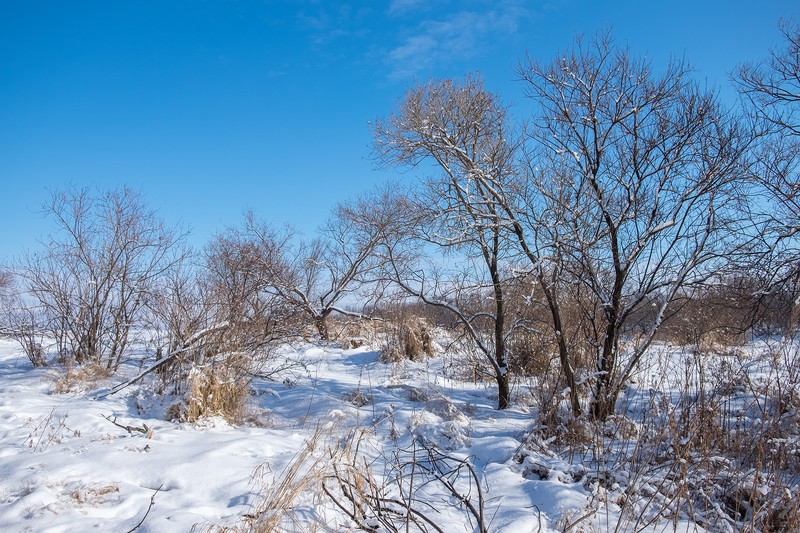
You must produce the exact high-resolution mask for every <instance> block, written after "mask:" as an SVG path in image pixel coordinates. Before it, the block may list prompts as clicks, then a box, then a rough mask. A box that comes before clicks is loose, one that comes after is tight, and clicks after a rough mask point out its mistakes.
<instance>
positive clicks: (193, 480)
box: [0, 339, 726, 533]
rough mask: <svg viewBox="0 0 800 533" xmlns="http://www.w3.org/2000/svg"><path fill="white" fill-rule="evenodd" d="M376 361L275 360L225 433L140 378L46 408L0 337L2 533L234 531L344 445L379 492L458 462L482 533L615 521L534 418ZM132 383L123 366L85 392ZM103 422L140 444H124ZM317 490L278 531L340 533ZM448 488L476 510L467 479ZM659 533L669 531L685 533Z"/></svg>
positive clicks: (294, 354)
mask: <svg viewBox="0 0 800 533" xmlns="http://www.w3.org/2000/svg"><path fill="white" fill-rule="evenodd" d="M378 355H379V353H378V352H376V351H374V350H371V349H370V348H369V347H362V348H356V349H342V348H338V347H335V346H330V345H326V346H315V345H310V344H307V345H299V346H285V347H283V348H282V349H281V350H279V351H278V354H277V355H276V356H275V357H282V358H287V359H292V360H296V361H300V362H302V363H303V367H302V368H303V370H302V371H297V370H295V371H294V373H293V374H292V375H290V376H287V377H286V379H285V380H283V381H282V382H281V381H275V382H273V381H255V382H254V383H253V390H252V394H251V397H250V405H249V408H248V409H249V411H248V414H247V417H246V419H247V422H246V423H245V424H243V425H241V426H233V425H231V424H229V423H227V422H225V421H224V420H222V419H220V418H209V419H204V420H202V421H201V422H198V423H194V424H191V423H178V422H171V421H167V420H166V419H165V411H166V409H167V407H168V405H169V404H170V402H171V401H174V398H169V397H167V398H164V397H162V396H160V395H159V394H157V393H156V392H155V387H154V386H153V383H154V381H155V380H156V379H157V378H156V377H155V376H153V375H150V376H149V377H148V379H143V380H142V381H141V382H137V383H136V384H133V385H131V386H129V387H127V388H125V389H123V390H121V391H120V392H118V393H117V394H114V395H110V396H106V397H100V395H98V394H96V393H93V392H91V391H87V390H76V391H75V392H69V393H63V394H57V393H55V392H53V389H54V386H55V381H56V380H57V379H58V377H59V376H60V370H59V369H58V368H56V367H55V366H54V367H49V368H44V369H34V368H32V367H31V366H30V363H29V362H28V360H27V359H26V358H25V357H24V356H23V355H22V354H21V353H20V352H19V350H18V348H17V347H16V345H14V344H12V343H11V342H9V341H5V340H2V339H0V531H37V532H38V531H43V532H47V531H53V532H58V531H88V530H93V529H94V530H99V531H129V530H131V529H132V528H134V527H136V526H137V524H139V523H140V521H142V519H143V517H145V514H146V515H147V516H146V518H145V520H144V522H142V524H141V526H140V527H139V528H138V529H137V531H142V532H145V531H153V532H164V531H189V530H191V529H192V528H193V527H196V528H200V529H201V530H202V528H208V527H210V526H213V525H219V526H236V525H241V524H242V523H243V522H242V521H243V520H244V517H245V515H247V514H253V513H254V510H257V509H259V506H260V505H263V503H264V498H265V497H266V494H267V493H269V492H270V491H269V488H268V487H269V486H271V484H274V483H277V482H278V481H279V480H280V479H281V478H282V476H283V477H286V475H287V472H289V469H290V468H291V466H292V465H293V464H298V463H297V461H298V460H299V458H301V456H302V450H304V449H305V448H306V447H307V444H306V443H309V442H314V443H316V445H315V446H316V447H314V448H313V449H312V453H311V456H312V458H313V460H309V461H308V462H307V463H303V464H302V465H301V466H302V467H303V468H304V469H305V470H303V471H304V472H312V471H313V472H328V473H330V470H325V469H330V467H331V464H332V463H333V462H334V458H339V459H340V460H341V459H342V458H343V457H345V456H346V454H345V453H344V451H346V450H350V452H349V453H354V452H352V449H350V448H348V446H347V444H348V443H349V444H350V445H352V444H353V443H357V444H358V452H357V453H358V454H361V455H360V456H359V457H361V460H362V462H359V461H356V463H357V464H361V465H369V468H371V471H372V475H374V478H375V479H376V480H378V481H382V482H385V483H387V486H391V483H392V482H393V481H392V480H394V482H403V480H402V479H401V480H400V481H397V479H398V478H396V477H394V478H393V477H392V472H397V470H396V464H393V463H392V460H393V459H397V460H403V459H404V458H405V459H408V458H413V457H416V458H419V457H421V456H422V455H420V454H421V453H422V451H423V450H426V449H435V450H439V453H441V454H443V455H442V456H443V457H446V458H447V459H446V461H449V463H448V464H451V465H454V464H459V462H464V464H469V465H471V467H472V468H473V469H474V472H475V475H476V476H477V478H478V480H479V482H480V491H481V492H482V495H483V497H484V500H485V504H484V507H485V517H486V522H487V525H488V526H489V530H490V531H503V532H530V531H542V532H545V533H546V532H548V531H561V530H562V529H564V527H565V526H566V525H568V524H575V523H576V522H577V521H579V520H580V521H581V522H580V523H581V525H582V526H585V530H587V531H590V530H594V529H596V528H600V529H602V530H605V528H606V527H608V528H609V529H610V530H613V529H614V525H615V524H616V522H617V521H618V520H619V517H620V509H619V507H617V506H616V504H614V503H613V499H612V496H613V497H617V496H615V495H616V494H619V493H620V492H619V491H620V490H622V489H621V488H620V487H621V485H623V484H624V483H626V479H625V476H624V475H623V473H620V474H619V475H618V476H617V477H618V478H619V479H617V477H615V474H613V473H609V472H606V473H605V474H606V478H603V476H601V475H599V474H597V473H596V472H595V471H594V470H592V460H591V459H587V458H586V457H580V456H577V457H575V458H571V459H569V460H567V459H566V458H563V457H560V456H559V455H558V454H556V453H553V452H552V451H551V444H552V442H553V438H549V439H544V438H543V439H540V440H538V441H536V440H531V435H533V434H534V433H533V432H532V430H533V429H534V424H535V415H534V414H531V412H530V409H529V408H528V407H526V406H524V405H520V402H516V403H514V404H513V405H512V407H510V408H509V409H506V410H503V411H497V410H496V409H494V406H495V404H496V391H494V389H493V388H492V386H491V383H472V382H462V381H459V380H457V379H453V378H451V377H448V376H447V374H446V372H445V371H444V369H445V368H446V364H447V361H446V360H445V358H444V357H439V358H432V359H429V360H427V361H425V362H420V363H412V362H408V361H407V362H403V363H397V364H384V363H381V362H379V361H378ZM674 356H675V357H681V356H683V354H681V353H679V352H676V353H675V354H674ZM138 372H139V367H138V366H137V367H135V368H134V367H130V368H124V369H123V371H122V372H120V373H119V374H118V375H115V376H112V377H111V378H107V379H104V380H101V381H100V382H98V383H97V384H96V385H97V387H99V388H98V389H97V390H109V389H111V388H112V387H114V386H115V385H117V384H119V383H123V382H125V381H126V377H130V376H134V375H136V374H138ZM658 374H660V375H662V376H663V373H662V372H659V373H658ZM647 381H648V380H647V379H645V377H642V387H643V388H642V389H641V390H640V391H638V392H637V391H630V392H629V393H627V396H626V398H625V401H626V402H627V403H628V404H629V405H630V406H636V405H644V403H645V402H646V401H647V400H646V399H645V397H646V395H647V394H648V393H647V388H646V387H647V386H649V385H651V384H650V383H646V382H647ZM517 387H518V389H519V388H520V387H521V385H517ZM523 392H524V391H522V390H521V389H520V390H519V392H518V394H517V396H516V397H523V396H524V395H523ZM637 402H638V403H637ZM632 408H633V407H632ZM109 418H110V419H111V420H116V421H117V423H118V424H120V425H122V426H131V427H136V428H143V429H146V431H145V432H140V431H130V432H129V431H126V430H125V429H123V428H122V427H119V426H117V425H114V424H113V423H112V422H111V421H110V420H109ZM614 431H619V428H616V429H615V430H614ZM426 447H427V448H426ZM343 450H344V451H343ZM415 454H416V455H415ZM719 460H720V461H722V462H724V461H726V459H725V458H723V457H720V458H719ZM584 462H585V463H586V465H584ZM393 468H394V469H395V470H393ZM315 469H317V470H315ZM593 472H594V473H593ZM323 477H324V476H323V475H322V474H319V475H318V477H317V478H315V479H312V480H311V482H310V483H309V484H308V485H307V486H305V487H304V490H303V491H301V493H300V494H299V496H298V499H297V500H296V501H293V502H292V505H291V506H290V507H291V512H292V513H294V514H293V516H292V518H291V519H290V520H289V521H288V522H284V523H283V526H282V527H283V530H286V531H304V530H314V528H315V527H319V526H320V525H321V524H322V525H324V527H323V528H322V530H325V528H329V529H330V530H343V529H347V528H349V527H352V526H353V523H352V521H351V520H350V519H349V518H348V517H346V516H344V514H343V513H342V512H341V511H339V510H338V509H337V508H336V507H335V506H334V505H333V503H332V501H331V500H330V499H329V498H326V497H325V495H324V494H323V493H322V488H321V484H322V478H323ZM601 478H602V479H601ZM421 485H422V484H421ZM273 486H274V485H273ZM455 487H456V489H457V490H459V491H461V494H462V495H467V497H468V498H469V499H470V501H473V502H475V501H477V499H476V498H477V494H478V488H477V487H476V486H475V484H474V483H472V482H471V481H470V478H469V476H468V475H467V471H466V470H462V471H461V473H460V474H459V475H458V476H457V477H456V479H455ZM648 487H650V489H651V491H650V492H651V493H652V492H653V491H654V490H655V489H653V487H652V486H651V485H648V484H647V483H642V486H641V492H642V494H646V495H647V494H648V492H647V491H648ZM420 490H421V491H422V492H420V494H423V495H424V496H425V497H426V498H429V499H430V500H429V501H430V502H431V505H429V506H424V507H423V509H424V510H425V512H426V513H427V514H428V515H429V516H430V517H431V518H432V519H433V520H434V521H435V523H436V524H437V525H438V526H439V527H442V528H443V530H445V531H448V532H450V531H454V532H455V531H474V530H475V521H474V520H473V519H471V518H470V516H469V515H468V512H467V510H466V508H465V506H464V505H463V504H459V503H458V501H457V498H454V496H453V495H452V494H449V493H448V492H447V491H446V490H444V488H443V487H442V486H441V485H439V484H437V483H434V482H431V483H428V484H425V485H424V487H422V488H421V489H420ZM273 493H274V491H273ZM604 495H605V496H604ZM609 495H611V496H609ZM604 498H605V499H604ZM598 501H600V503H598ZM151 502H153V503H152V506H151ZM443 503H444V504H443ZM370 520H372V518H370ZM667 520H668V521H667V522H666V523H668V524H669V525H670V530H672V527H673V526H675V528H676V529H678V530H691V531H695V530H699V529H696V526H694V525H690V524H689V523H688V522H685V521H682V520H669V519H667ZM656 525H657V524H656ZM648 530H649V529H648ZM651 530H659V528H657V527H655V525H654V526H653V528H652V529H651Z"/></svg>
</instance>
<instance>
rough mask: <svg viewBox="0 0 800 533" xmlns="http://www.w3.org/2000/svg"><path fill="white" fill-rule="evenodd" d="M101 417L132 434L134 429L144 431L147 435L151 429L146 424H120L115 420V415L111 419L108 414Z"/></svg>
mask: <svg viewBox="0 0 800 533" xmlns="http://www.w3.org/2000/svg"><path fill="white" fill-rule="evenodd" d="M103 418H105V419H106V420H108V421H109V422H111V423H112V424H114V425H115V426H117V427H118V428H122V429H124V430H125V431H127V432H128V434H129V435H133V432H134V431H137V432H139V433H144V434H145V435H149V434H150V432H151V431H152V430H151V429H150V428H149V427H147V424H142V427H136V426H125V425H122V424H120V423H118V422H117V417H116V416H115V417H114V419H113V420H112V419H111V417H110V416H106V415H103Z"/></svg>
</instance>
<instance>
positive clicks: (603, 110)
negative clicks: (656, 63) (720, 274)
mask: <svg viewBox="0 0 800 533" xmlns="http://www.w3.org/2000/svg"><path fill="white" fill-rule="evenodd" d="M689 70H690V69H689V67H688V65H686V64H684V63H680V62H677V63H675V62H673V63H671V64H670V65H669V66H668V67H667V68H666V70H665V71H664V72H663V73H661V74H655V73H654V72H653V70H652V68H651V66H650V65H649V64H648V63H647V62H646V61H644V60H641V59H638V58H636V57H634V56H632V55H631V54H630V52H629V51H628V50H626V49H620V48H618V47H616V46H615V45H614V44H613V42H612V40H611V38H610V35H609V34H606V33H601V34H598V35H597V36H596V37H595V38H593V39H590V40H588V41H583V40H581V39H578V40H576V43H575V45H574V46H573V47H572V49H570V50H569V51H567V52H566V53H564V54H561V55H560V56H559V58H558V59H557V60H555V61H554V62H552V63H550V64H542V63H539V62H538V61H535V60H531V59H528V60H526V61H525V62H523V63H522V64H521V65H520V67H519V69H518V73H519V75H520V77H521V79H522V80H523V81H524V83H525V89H526V91H527V94H528V96H529V97H530V98H531V100H532V102H533V105H534V106H535V111H534V116H533V119H532V121H531V124H530V128H529V129H528V136H527V149H528V160H529V165H528V173H527V176H526V177H525V179H526V186H525V188H524V193H525V194H524V201H523V202H521V203H518V204H517V205H516V206H514V207H512V208H511V209H509V210H508V211H507V212H508V215H509V218H510V219H511V221H512V224H511V227H512V228H513V231H514V233H515V234H516V237H517V239H518V241H519V243H520V245H521V248H522V250H523V251H524V252H525V255H526V256H527V257H528V258H529V259H530V261H531V265H532V267H533V269H534V271H535V272H536V274H537V276H538V277H539V279H540V280H541V284H542V288H543V290H544V292H545V294H546V295H547V296H548V300H553V301H549V303H550V306H551V309H552V311H553V319H554V323H555V327H556V330H557V331H561V328H560V326H561V325H560V324H558V311H559V302H558V300H557V299H558V297H559V296H561V295H562V294H564V293H565V291H563V290H562V288H563V286H564V284H579V285H580V286H581V287H582V288H583V290H584V291H585V293H586V294H585V296H584V298H588V300H589V302H590V305H588V306H586V313H584V319H585V320H587V321H589V323H590V324H591V325H592V327H591V328H590V329H589V335H590V338H589V339H588V340H589V343H590V345H592V346H594V350H595V358H594V359H595V361H596V373H595V375H594V376H593V379H594V382H595V388H594V393H593V398H592V402H591V407H590V412H591V414H592V415H593V416H594V417H597V418H599V419H605V417H607V416H608V415H610V414H612V413H613V411H614V406H615V402H616V399H617V397H618V395H619V393H620V391H621V389H622V387H623V385H624V383H625V381H626V380H627V379H628V378H629V376H630V375H631V373H632V371H633V370H634V369H635V367H636V365H637V364H638V362H639V360H640V359H641V357H642V355H643V354H644V352H645V351H646V350H647V349H648V347H649V346H650V344H651V342H652V341H653V339H654V337H655V334H656V332H657V331H658V329H659V327H660V325H661V323H662V321H663V317H664V313H665V311H666V310H667V308H668V306H669V305H670V303H671V302H673V301H674V300H675V298H677V297H679V296H680V294H681V292H682V291H683V290H684V289H685V288H686V287H687V286H689V285H691V284H694V283H699V282H702V281H703V280H705V279H707V278H708V277H709V276H710V275H711V274H712V273H713V272H714V271H715V270H716V269H718V268H720V266H721V265H723V264H724V263H725V261H727V256H728V255H729V254H733V253H735V251H736V250H735V248H733V240H732V237H733V236H734V235H736V234H737V232H739V231H740V230H741V227H740V226H739V225H738V224H737V221H738V217H739V216H740V215H741V211H740V207H741V205H740V204H739V201H740V200H741V196H740V190H739V186H740V184H741V182H742V178H743V176H744V172H743V168H742V154H743V152H744V149H745V148H746V145H747V140H748V139H747V137H746V136H743V135H741V132H740V131H739V126H738V123H737V121H736V120H735V118H734V117H731V116H729V115H727V114H726V113H724V112H723V111H722V110H721V109H720V107H719V105H718V103H717V102H716V99H715V96H714V95H713V94H712V93H710V92H708V91H704V90H702V89H700V88H699V87H698V86H697V85H696V84H695V83H693V82H692V81H691V80H690V72H689ZM515 208H516V210H515ZM642 305H649V306H655V312H654V313H652V315H653V319H652V320H651V321H650V323H649V324H647V326H646V327H645V328H644V329H643V330H642V331H641V334H640V335H638V336H636V337H634V336H628V338H626V339H624V342H623V334H624V333H625V332H626V328H628V326H629V325H630V324H631V322H632V320H634V318H635V316H636V311H637V309H638V308H640V307H641V306H642ZM569 349H570V348H569V347H568V346H563V345H562V346H561V350H567V352H568V351H569ZM564 355H566V356H567V358H569V356H570V354H569V353H567V354H562V360H563V359H564Z"/></svg>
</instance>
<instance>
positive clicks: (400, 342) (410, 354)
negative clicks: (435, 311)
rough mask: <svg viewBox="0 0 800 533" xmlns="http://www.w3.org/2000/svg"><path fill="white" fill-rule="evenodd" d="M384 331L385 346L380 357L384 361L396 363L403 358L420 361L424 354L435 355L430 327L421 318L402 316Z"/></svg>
mask: <svg viewBox="0 0 800 533" xmlns="http://www.w3.org/2000/svg"><path fill="white" fill-rule="evenodd" d="M386 333H387V335H386V339H385V347H384V349H383V352H382V353H381V358H380V359H381V361H383V362H385V363H396V362H399V361H402V360H404V359H410V360H412V361H420V360H422V359H424V358H425V356H428V357H433V356H434V355H436V351H435V349H434V345H433V337H432V335H431V327H430V325H428V323H427V322H426V321H424V320H423V319H421V318H414V317H409V318H404V319H402V320H401V321H399V322H396V323H393V324H392V325H391V326H390V327H389V328H388V330H387V332H386Z"/></svg>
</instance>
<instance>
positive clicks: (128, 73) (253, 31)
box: [0, 0, 800, 262]
mask: <svg viewBox="0 0 800 533" xmlns="http://www.w3.org/2000/svg"><path fill="white" fill-rule="evenodd" d="M780 17H784V18H790V19H794V20H795V21H798V20H800V2H797V1H796V0H794V1H770V0H764V1H757V2H754V1H752V0H750V1H739V0H728V1H697V0H694V1H691V2H689V1H684V0H673V1H670V2H664V1H662V2H646V1H638V0H637V1H629V0H625V1H603V0H594V1H590V0H580V1H578V0H552V1H541V2H523V1H514V0H509V1H505V0H498V1H472V0H462V1H446V0H442V1H436V0H427V1H425V0H394V1H371V2H350V3H344V2H341V3H340V2H327V1H302V0H296V1H290V0H286V1H266V0H265V1H260V2H256V1H246V0H240V1H221V0H220V1H211V0H207V1H178V0H174V1H171V0H163V1H146V0H136V1H113V2H110V1H102V2H101V1H97V2H84V1H79V0H76V1H69V2H67V1H51V2H46V1H36V0H19V1H17V0H2V1H0V198H2V200H1V201H0V262H3V261H4V260H8V259H9V258H10V257H11V256H13V255H18V254H19V253H20V252H21V251H23V250H24V249H33V248H36V247H37V246H38V244H37V239H39V238H40V237H42V236H44V235H46V233H47V231H48V228H49V224H48V223H47V222H46V221H45V220H43V219H42V217H41V215H40V214H38V211H39V208H40V206H41V205H42V203H43V202H44V201H45V200H46V199H47V198H48V197H49V193H48V191H49V190H53V189H58V188H63V187H65V186H67V185H69V184H74V185H77V186H92V187H98V188H100V189H108V188H113V187H118V186H121V185H129V186H131V187H133V188H135V189H138V190H140V191H141V192H142V193H143V194H144V196H145V198H146V200H147V202H148V203H149V205H150V206H152V207H153V208H154V209H156V210H157V211H158V212H159V214H160V215H161V216H162V217H163V218H164V219H165V220H167V221H168V222H170V223H178V222H180V223H182V224H184V225H185V226H187V227H189V228H190V229H191V230H192V235H193V236H192V242H193V243H194V244H195V245H198V246H202V244H203V243H205V242H206V240H207V239H208V238H209V237H210V236H211V235H213V234H214V233H216V232H219V231H221V230H222V229H224V227H225V226H228V225H235V224H237V223H238V222H239V221H240V220H241V214H242V212H243V211H244V210H245V209H247V208H250V209H253V210H254V211H255V212H256V213H257V214H258V215H260V216H262V217H264V218H266V219H267V220H271V221H273V222H276V223H284V222H287V223H291V224H293V225H295V226H297V227H299V228H300V229H302V230H304V231H305V232H306V234H311V233H313V231H314V228H315V227H316V226H318V225H319V224H320V223H321V222H322V221H323V219H324V218H325V217H326V215H327V213H328V212H329V210H330V209H331V207H332V206H333V205H334V204H335V203H336V202H337V201H340V200H345V199H347V198H349V197H352V196H354V195H356V194H358V193H359V192H362V191H365V190H367V189H369V188H370V187H372V186H373V185H375V184H377V183H380V182H382V181H383V180H385V179H386V178H387V176H388V173H387V172H377V171H374V170H373V164H372V163H371V161H370V159H369V156H370V150H369V143H370V126H369V124H370V122H371V121H374V120H375V119H376V118H379V117H382V116H385V115H387V114H388V113H389V112H390V111H391V110H392V107H393V106H394V105H395V103H396V101H397V100H398V98H399V97H400V96H401V95H402V94H403V91H404V89H405V88H407V87H409V86H410V85H411V84H412V83H413V82H414V80H415V79H416V80H420V81H424V80H427V79H428V78H430V77H445V76H456V77H458V76H462V75H463V74H465V73H469V72H476V71H477V72H480V73H481V74H482V75H483V76H484V77H485V78H486V82H487V86H488V87H489V88H490V89H491V90H493V91H495V92H498V93H500V94H501V95H502V96H503V97H504V98H505V99H507V100H508V101H509V102H512V103H513V102H517V103H519V102H521V101H522V99H523V97H522V87H521V86H520V84H519V83H518V82H516V81H514V78H515V75H514V66H515V65H516V63H517V62H518V60H519V59H520V58H521V57H523V55H524V54H525V52H526V51H527V52H528V53H529V54H531V55H532V56H534V57H538V58H541V59H543V60H545V61H547V60H550V59H551V58H552V57H553V55H554V54H555V53H556V52H557V51H558V50H560V49H564V48H565V47H567V46H568V45H569V44H570V42H571V40H572V37H573V35H574V34H575V33H577V32H585V33H594V32H595V31H596V30H598V29H601V28H604V27H612V28H613V31H614V36H615V38H616V40H617V41H618V42H620V43H624V44H628V45H630V47H631V48H632V49H633V50H634V52H636V53H639V54H642V55H647V56H649V57H651V58H652V60H653V62H654V64H655V65H656V66H659V65H663V64H664V63H665V62H666V61H667V59H668V58H669V57H670V56H671V55H672V56H678V57H682V56H685V57H686V59H688V60H689V61H690V62H691V63H692V64H693V65H694V66H695V68H696V70H697V76H698V77H699V78H700V79H702V80H706V81H707V82H708V84H709V85H711V86H723V85H725V84H727V75H728V73H729V72H730V71H731V70H732V69H733V68H734V67H735V66H736V64H738V63H740V62H742V61H753V60H756V59H758V58H761V57H763V56H765V55H766V54H767V51H768V49H769V47H770V46H772V45H775V44H777V43H779V42H780V35H779V33H778V30H777V23H778V20H779V18H780ZM726 90H727V89H726ZM723 94H725V93H724V92H723ZM728 94H730V92H729V91H728Z"/></svg>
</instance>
